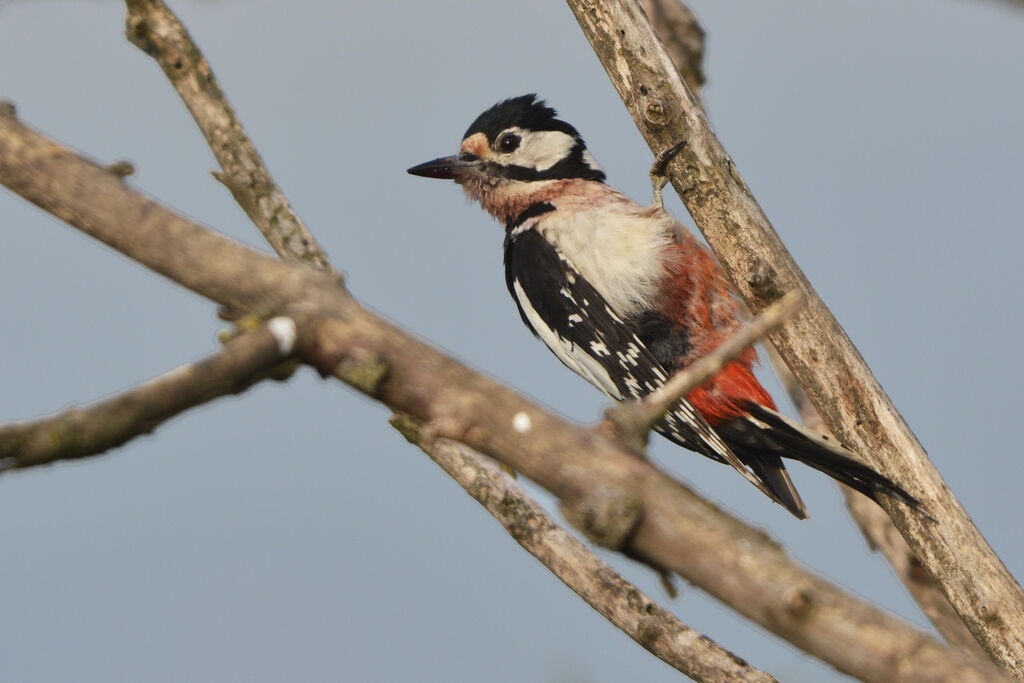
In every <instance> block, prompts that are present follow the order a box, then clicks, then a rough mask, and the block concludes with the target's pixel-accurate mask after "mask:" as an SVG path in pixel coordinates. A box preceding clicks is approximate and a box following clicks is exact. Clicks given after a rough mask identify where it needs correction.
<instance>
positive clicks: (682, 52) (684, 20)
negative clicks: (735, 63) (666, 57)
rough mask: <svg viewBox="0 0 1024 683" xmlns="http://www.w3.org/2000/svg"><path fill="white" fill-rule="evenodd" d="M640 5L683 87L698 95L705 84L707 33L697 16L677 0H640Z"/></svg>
mask: <svg viewBox="0 0 1024 683" xmlns="http://www.w3.org/2000/svg"><path fill="white" fill-rule="evenodd" d="M642 4H643V7H644V12H646V13H647V18H648V19H649V20H650V22H651V26H653V27H654V30H655V31H657V33H658V36H659V37H660V38H661V42H662V43H664V44H665V49H667V50H668V53H669V54H670V55H671V56H672V62H673V63H674V64H675V65H676V68H677V69H678V70H679V74H680V75H681V76H682V77H683V80H684V81H686V86H687V87H688V88H689V89H690V92H692V93H693V94H694V95H695V96H698V97H699V93H700V89H701V87H702V86H703V85H704V84H705V83H707V77H706V76H705V75H704V39H705V35H706V34H705V33H704V29H703V28H701V26H700V24H699V23H698V22H697V17H695V16H693V12H691V11H690V9H689V8H688V7H687V6H686V5H684V4H683V3H682V2H680V1H679V0H642Z"/></svg>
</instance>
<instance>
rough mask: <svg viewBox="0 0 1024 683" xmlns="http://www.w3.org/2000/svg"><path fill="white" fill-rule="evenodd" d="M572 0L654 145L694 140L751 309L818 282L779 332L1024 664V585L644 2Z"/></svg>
mask: <svg viewBox="0 0 1024 683" xmlns="http://www.w3.org/2000/svg"><path fill="white" fill-rule="evenodd" d="M569 5H570V7H571V8H572V10H573V12H574V13H575V14H576V17H577V19H578V20H579V21H580V25H581V26H582V27H583V30H584V32H585V33H586V35H587V37H588V39H589V40H590V42H591V44H592V45H593V46H594V49H595V52H596V53H597V55H598V57H599V58H600V59H601V61H602V63H603V64H604V66H605V70H606V71H607V72H608V75H609V77H610V78H611V80H612V82H613V83H614V85H615V88H616V90H618V92H619V94H620V96H621V97H622V99H623V101H624V102H625V103H626V106H627V107H628V108H629V110H630V113H631V114H632V115H633V118H634V121H635V122H636V124H637V126H638V128H639V129H640V131H641V133H642V134H643V135H644V137H645V138H646V139H647V142H648V144H650V146H651V148H652V149H653V150H655V151H658V150H661V149H664V148H666V147H668V146H670V145H672V144H674V143H676V142H678V141H679V140H680V139H685V140H686V141H687V145H686V146H685V148H684V149H683V150H682V151H681V152H680V154H679V155H678V156H677V157H676V159H675V160H673V162H672V163H671V164H670V171H671V177H672V180H673V184H674V185H675V187H676V190H677V191H678V192H679V193H680V196H681V197H682V199H683V201H684V203H685V204H686V206H687V209H688V210H689V211H690V214H691V215H692V216H693V218H694V220H695V221H696V223H697V226H698V227H699V228H700V229H701V231H702V232H703V233H704V236H705V237H706V238H707V240H708V243H709V244H710V245H711V246H712V248H713V249H714V250H715V253H716V254H717V256H718V258H719V260H720V261H721V262H722V264H723V266H724V267H725V270H726V272H727V274H728V275H729V277H730V279H731V280H732V282H733V284H734V285H735V286H736V287H737V290H738V291H739V292H740V294H741V295H742V297H743V298H744V300H745V301H746V302H747V304H748V305H749V306H750V307H751V309H752V310H754V311H758V310H760V309H761V308H763V307H764V305H765V304H766V303H767V302H770V301H773V300H774V299H776V298H778V296H779V295H780V294H782V293H785V292H788V291H791V290H793V289H800V290H803V291H804V292H805V293H806V294H807V296H808V306H807V308H805V309H804V311H802V312H801V314H799V315H798V316H796V317H795V318H793V319H792V320H791V321H790V322H788V323H786V324H785V325H783V326H782V327H781V328H780V329H779V330H778V331H776V332H775V333H773V334H772V335H771V336H770V338H771V340H772V342H773V343H774V344H775V345H776V348H778V349H779V352H780V353H781V354H782V356H783V358H784V359H785V360H786V363H787V365H789V367H790V368H791V369H792V370H793V372H794V374H795V375H796V376H797V378H798V379H799V380H800V383H801V386H803V387H804V388H805V389H806V390H807V392H808V395H809V396H810V397H811V399H812V401H813V402H814V404H815V406H816V407H817V408H818V410H819V411H820V412H821V414H822V417H823V418H824V419H825V422H826V424H828V426H829V427H830V428H831V429H832V431H833V432H834V433H835V434H836V435H837V436H838V437H839V439H840V440H841V441H842V442H843V443H845V444H847V445H849V446H850V447H851V448H853V450H855V451H857V452H858V453H860V454H861V455H863V456H864V457H865V458H866V459H868V461H869V462H871V463H872V464H873V465H874V466H876V467H878V468H879V469H880V470H881V471H882V472H884V473H885V474H886V475H888V476H889V477H890V478H892V479H893V480H895V481H896V482H898V483H900V484H901V485H903V486H905V487H906V488H907V489H908V490H909V491H910V492H911V493H912V494H913V495H915V496H916V497H918V498H919V499H920V500H922V501H923V503H924V505H925V507H926V509H927V511H928V513H929V514H930V515H932V516H933V517H934V518H935V519H936V520H937V522H932V521H929V520H928V519H926V518H924V517H923V516H921V515H916V514H913V513H912V512H910V511H908V510H907V509H905V508H904V507H902V506H900V505H899V504H894V503H892V502H890V501H884V502H883V504H884V506H885V507H886V510H887V511H888V512H889V515H890V516H891V517H892V518H893V521H894V522H895V524H896V526H897V528H898V529H899V530H900V533H901V534H902V535H903V536H904V538H906V539H907V542H908V543H909V545H910V547H911V548H912V549H913V550H914V553H915V554H916V555H917V556H918V558H920V560H921V562H922V565H923V566H924V567H925V568H926V569H927V571H928V572H929V573H930V574H931V575H932V576H933V577H935V579H936V581H937V583H938V584H939V585H940V586H941V587H942V591H943V593H944V594H945V595H946V597H947V598H948V599H949V601H950V603H951V604H952V605H953V606H954V608H955V609H956V611H957V613H958V614H959V615H960V617H961V618H962V619H963V620H964V623H965V624H966V625H967V627H968V629H969V630H970V631H971V633H972V634H973V635H974V637H975V638H976V639H977V640H978V642H979V643H980V644H981V645H982V647H983V648H984V649H985V650H986V651H987V652H988V653H989V654H990V655H991V656H992V657H993V658H994V659H995V660H996V661H997V662H999V663H1000V664H1001V665H1002V666H1003V667H1005V668H1006V669H1007V670H1008V671H1011V672H1013V673H1015V674H1016V675H1017V676H1024V638H1021V637H1020V634H1021V633H1024V592H1022V591H1021V588H1020V586H1019V585H1018V584H1017V582H1016V581H1015V580H1014V578H1013V577H1012V576H1011V575H1010V573H1009V572H1008V571H1007V570H1006V567H1005V566H1003V564H1002V562H1001V561H1000V560H999V558H998V557H997V556H996V555H995V553H994V552H993V551H992V549H991V548H990V547H989V546H988V544H987V543H986V541H985V539H984V538H983V537H982V536H981V534H980V532H978V530H977V529H976V528H975V527H974V524H973V523H972V522H971V520H970V518H969V517H968V515H967V513H966V512H965V511H964V509H963V507H962V506H961V505H960V503H959V501H957V500H956V498H955V497H953V495H952V493H951V492H950V491H949V489H948V488H947V487H946V485H945V482H943V481H942V478H941V477H940V476H939V474H938V472H936V471H935V468H934V467H932V465H931V463H930V462H929V461H928V458H927V456H926V455H925V453H924V450H923V449H922V448H921V445H920V444H919V443H918V442H917V440H916V439H915V438H914V435H913V433H912V432H911V431H910V428H909V427H908V426H907V424H906V423H905V422H904V421H903V418H902V417H901V416H900V414H899V412H898V411H897V410H896V409H895V407H894V406H893V405H892V403H891V401H890V400H889V399H888V397H887V396H886V395H885V393H884V391H882V388H881V387H880V386H879V384H878V382H877V381H876V380H875V379H874V377H873V376H872V375H871V372H870V370H869V369H868V367H867V365H866V364H865V363H864V360H863V359H862V358H861V357H860V355H859V354H858V353H857V350H856V349H855V348H854V346H853V344H852V343H851V342H850V340H849V339H848V338H847V337H846V334H845V333H844V332H843V330H842V328H841V327H840V326H839V323H838V322H836V320H835V318H834V317H833V316H832V314H831V313H830V312H829V310H828V309H827V307H826V306H825V305H824V303H823V302H822V301H821V299H820V298H819V297H818V296H817V295H816V294H815V293H814V290H813V288H812V287H811V286H810V284H809V283H808V282H807V279H806V277H805V276H804V275H803V273H802V272H801V271H800V269H799V267H798V266H797V265H796V264H795V263H794V262H793V260H792V258H791V257H790V256H789V253H788V252H787V251H786V249H785V247H784V246H783V245H782V243H781V241H780V240H779V238H778V235H776V234H775V231H774V229H773V228H772V227H771V224H770V223H769V222H768V219H767V218H766V217H765V215H764V213H763V212H762V211H761V208H760V207H759V206H758V205H757V202H756V201H755V200H754V198H753V196H752V195H751V193H750V190H749V189H748V188H747V187H746V185H745V184H744V183H743V180H742V178H741V177H740V175H739V173H738V172H737V170H736V168H735V166H734V165H733V163H732V161H731V160H730V159H729V157H728V155H727V154H726V153H725V151H724V150H723V149H722V147H721V144H720V143H719V142H718V140H717V139H716V138H715V136H714V134H713V133H712V132H711V129H710V127H709V126H708V122H707V120H706V119H705V117H704V115H703V113H702V111H701V109H700V106H699V105H698V103H697V102H696V101H695V100H694V98H693V96H692V95H691V94H690V93H689V92H688V91H687V89H686V86H685V85H684V84H683V82H682V80H681V79H680V77H679V74H678V72H677V71H676V69H675V68H674V66H673V65H672V62H671V59H670V58H669V56H668V55H667V54H666V53H665V51H664V48H662V46H661V44H660V43H659V41H658V40H657V37H656V36H655V34H654V33H653V31H652V29H651V27H650V25H649V23H648V22H647V20H646V18H645V17H644V15H643V11H642V10H641V9H640V6H639V5H638V4H637V3H636V1H635V0H608V1H607V2H602V3H595V2H592V1H590V0H569Z"/></svg>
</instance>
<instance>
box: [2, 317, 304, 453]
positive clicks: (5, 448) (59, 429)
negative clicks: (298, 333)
mask: <svg viewBox="0 0 1024 683" xmlns="http://www.w3.org/2000/svg"><path fill="white" fill-rule="evenodd" d="M289 325H290V327H289ZM293 342H294V323H292V322H291V321H290V320H287V319H285V318H276V319H274V320H271V321H270V322H269V323H268V324H267V325H265V326H263V327H261V328H260V329H257V330H254V331H252V332H247V333H245V334H242V335H240V336H238V337H235V338H234V339H232V340H231V341H229V342H227V343H226V344H225V345H224V348H223V349H221V350H220V351H219V352H217V353H215V354H213V355H211V356H208V357H207V358H203V359H201V360H198V361H196V362H194V363H189V364H188V365H183V366H181V367H179V368H175V369H174V370H171V371H170V372H168V373H165V374H163V375H161V376H160V377H157V378H155V379H152V380H150V381H148V382H145V383H143V384H140V385H139V386H137V387H134V388H132V389H130V390H128V391H125V392H123V393H121V394H118V395H117V396H114V397H113V398H109V399H106V400H104V401H99V402H97V403H94V404H92V405H88V406H84V407H81V408H78V407H71V408H68V409H67V410H64V411H63V412H61V413H59V414H57V415H53V416H51V417H47V418H43V419H40V420H34V421H32V422H11V423H0V471H4V470H10V469H20V468H25V467H35V466H37V465H48V464H50V463H53V462H56V461H58V460H69V459H73V458H85V457H88V456H92V455H99V454H101V453H103V452H105V451H107V450H110V449H111V448H117V447H118V446H120V445H122V444H124V443H125V442H127V441H129V440H131V439H133V438H135V437H137V436H141V435H143V434H148V433H149V432H151V431H153V430H154V429H156V427H157V426H159V425H160V424H162V423H163V422H166V421H167V420H169V419H171V418H172V417H174V416H175V415H179V414H181V413H182V412H184V411H186V410H188V409H189V408H194V407H196V406H199V405H202V404H204V403H208V402H210V401H212V400H213V399H215V398H220V397H221V396H228V395H230V394H239V393H242V392H243V391H245V390H246V389H248V388H249V387H251V386H253V385H254V384H256V383H257V382H260V381H262V380H264V379H276V380H285V379H287V378H288V377H289V376H290V375H291V374H292V372H293V371H294V369H295V367H296V365H295V364H294V363H285V364H282V361H283V360H284V359H286V358H287V357H288V356H289V355H290V354H291V348H290V346H291V345H292V344H293Z"/></svg>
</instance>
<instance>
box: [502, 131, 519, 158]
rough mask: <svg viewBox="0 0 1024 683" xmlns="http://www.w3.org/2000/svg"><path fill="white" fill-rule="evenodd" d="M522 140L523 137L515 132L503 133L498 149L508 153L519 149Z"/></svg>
mask: <svg viewBox="0 0 1024 683" xmlns="http://www.w3.org/2000/svg"><path fill="white" fill-rule="evenodd" d="M520 142H521V139H520V138H519V136H518V135H516V134H514V133H508V134H506V135H502V136H501V138H500V139H499V140H498V151H500V152H504V153H505V154H508V153H509V152H514V151H516V150H517V149H519V143H520Z"/></svg>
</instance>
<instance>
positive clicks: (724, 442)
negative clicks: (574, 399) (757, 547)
mask: <svg viewBox="0 0 1024 683" xmlns="http://www.w3.org/2000/svg"><path fill="white" fill-rule="evenodd" d="M408 172H409V173H411V174H413V175H418V176H425V177H428V178H446V179H451V180H454V181H455V182H456V183H458V184H459V185H461V186H462V189H463V190H464V191H465V192H466V194H467V195H468V196H469V197H470V198H472V199H474V200H476V201H478V202H480V204H481V206H483V208H484V209H485V210H487V211H488V212H489V213H490V214H491V215H493V216H494V217H495V218H497V219H498V220H499V221H502V222H503V223H504V224H505V281H506V283H507V285H508V290H509V292H510V293H511V294H512V297H513V298H514V299H515V301H516V305H517V306H518V307H519V314H520V316H521V317H522V319H523V322H524V323H526V326H527V327H529V328H530V330H531V331H532V332H533V333H534V335H536V336H537V337H539V338H540V339H541V340H542V341H543V342H544V343H545V344H547V346H548V348H549V349H551V351H553V352H554V354H555V355H556V356H557V357H558V358H559V360H561V361H562V363H564V364H565V365H566V366H568V367H569V368H570V369H572V370H573V371H575V372H576V373H577V374H579V375H581V376H582V377H583V378H584V379H586V380H587V381H589V382H590V383H591V384H594V385H595V386H596V387H598V388H599V389H601V390H602V391H604V392H605V393H606V394H608V395H609V396H611V397H612V398H614V399H617V400H623V399H629V398H634V399H635V398H641V397H643V396H645V395H646V394H648V393H650V392H651V391H653V390H654V389H655V388H657V387H658V386H660V385H661V384H662V383H664V382H665V381H666V379H667V378H668V376H669V375H670V374H672V373H675V372H678V371H679V370H681V369H682V368H684V367H685V366H687V365H688V364H690V363H692V362H693V361H695V360H696V359H699V358H700V357H702V356H703V355H705V354H707V353H708V352H709V351H711V350H712V349H714V348H715V347H716V346H717V345H718V344H720V343H721V342H722V341H724V340H725V339H726V338H727V337H728V336H729V335H731V334H732V333H734V332H735V331H736V330H737V329H738V328H740V327H741V326H742V325H743V321H742V309H741V305H740V303H739V301H738V300H737V298H736V297H735V296H734V295H733V293H732V290H731V288H730V285H729V283H728V281H727V280H726V278H725V276H724V274H723V273H722V270H721V268H720V267H719V265H718V263H717V262H716V261H715V259H714V257H713V256H712V255H711V253H710V252H709V251H708V250H707V249H706V248H704V247H703V246H701V244H700V243H698V242H697V240H696V239H695V238H694V236H693V235H692V234H690V233H689V232H688V231H687V230H686V228H684V227H683V226H682V225H681V224H680V223H679V222H678V221H676V220H675V219H674V218H672V217H671V216H670V215H668V214H667V213H666V212H665V211H664V210H663V209H662V208H661V205H660V201H657V199H658V195H659V194H660V186H658V185H656V201H655V204H654V205H652V206H650V207H643V206H640V205H638V204H636V203H635V202H633V201H632V200H630V199H628V198H626V197H625V196H624V195H622V194H621V193H620V192H618V191H616V190H614V189H612V188H611V187H609V186H608V185H606V184H605V182H604V180H605V174H604V172H603V171H602V170H601V167H600V166H599V165H598V164H597V161H596V160H595V159H594V157H593V156H592V155H591V153H590V152H589V151H588V150H587V147H586V145H585V144H584V142H583V138H581V137H580V134H579V133H578V132H577V131H576V129H575V128H573V127H572V126H571V125H569V124H568V123H566V122H565V121H562V120H560V119H558V118H556V112H555V110H554V109H552V108H550V107H548V106H547V105H546V104H545V103H544V102H543V101H540V100H538V99H537V97H536V95H524V96H522V97H516V98H512V99H509V100H505V101H503V102H499V103H498V104H496V105H494V106H493V107H491V108H490V109H488V110H487V111H485V112H484V113H482V114H481V115H480V116H478V117H477V119H476V120H475V121H473V123H472V124H470V126H469V128H468V129H467V130H466V133H465V135H463V140H462V144H461V146H460V147H459V153H458V155H456V156H449V157H443V158H440V159H435V160H433V161H428V162H426V163H423V164H419V165H418V166H414V167H412V168H410V169H409V171H408ZM756 361H757V355H756V352H755V351H754V350H753V349H749V350H748V351H747V352H745V353H744V354H743V355H741V356H740V357H739V359H737V360H736V361H733V362H731V363H729V364H728V365H726V366H725V367H724V368H723V369H722V370H721V371H720V372H719V373H718V374H717V375H715V376H714V377H713V378H712V379H711V380H709V381H708V382H707V383H705V384H704V385H703V386H701V387H700V388H698V389H695V390H694V391H692V392H691V393H690V394H689V395H688V397H687V399H688V400H687V399H684V400H681V401H679V403H678V405H677V406H676V407H675V408H674V410H672V411H671V412H670V413H669V415H667V416H666V417H665V419H664V420H663V421H662V422H661V423H660V424H659V425H658V426H657V427H656V429H657V431H658V432H660V433H661V434H662V435H664V436H665V437H667V438H668V439H670V440H671V441H674V442H675V443H677V444H679V445H681V446H684V447H686V448H689V449H691V450H694V451H697V452H698V453H701V454H703V455H706V456H708V457H709V458H713V459H715V460H718V461H720V462H725V463H728V464H730V465H732V466H733V467H735V468H736V469H737V470H738V471H740V472H741V473H742V474H743V475H744V476H745V477H746V478H747V479H749V480H750V481H751V482H752V483H754V484H755V485H756V486H757V487H758V488H760V489H761V490H762V491H763V492H764V493H765V494H766V495H768V496H769V497H770V498H772V499H773V500H775V501H776V502H778V503H780V504H781V505H783V506H784V507H785V508H786V509H787V510H789V511H790V512H791V513H793V514H794V515H796V516H797V517H798V518H801V519H802V518H805V517H807V509H806V507H805V506H804V503H803V501H802V500H801V499H800V495H799V494H798V493H797V491H796V488H795V487H794V486H793V482H792V481H791V480H790V478H789V474H788V473H787V472H786V469H785V466H784V465H783V463H782V460H781V458H783V457H785V458H792V459H794V460H799V461H801V462H804V463H806V464H808V465H810V466H811V467H814V468H816V469H818V470H821V471H822V472H825V473H826V474H828V475H829V476H831V477H833V478H835V479H837V480H838V481H841V482H843V483H844V484H847V485H848V486H851V487H853V488H855V489H857V490H858V491H861V492H862V493H864V494H866V495H867V496H869V497H871V498H874V499H876V500H877V497H878V496H879V495H880V494H887V495H890V496H894V497H896V498H899V499H901V500H903V501H904V502H906V503H908V504H910V505H913V506H916V505H917V501H916V500H915V499H914V498H913V497H912V496H911V495H910V494H908V493H907V492H906V491H905V490H903V489H902V488H901V487H900V486H899V485H897V484H895V483H893V482H892V481H890V480H889V479H888V478H886V477H884V476H883V475H881V474H879V473H877V472H875V471H874V470H872V469H871V468H870V467H868V466H867V465H865V464H864V463H863V462H861V461H860V460H859V459H857V456H855V455H854V454H853V453H852V452H850V451H848V450H847V449H845V448H844V447H842V446H841V445H839V444H838V443H836V442H835V441H832V440H829V439H827V438H826V437H824V436H822V435H819V434H816V433H814V432H812V431H810V430H808V429H806V428H805V427H803V426H802V425H800V424H797V423H795V422H793V421H791V420H789V419H788V418H786V417H784V416H783V415H780V414H779V413H778V412H777V410H776V407H775V403H774V402H773V401H772V398H771V396H769V395H768V392H767V391H765V389H764V388H763V387H762V386H761V384H760V383H759V382H758V380H757V379H756V378H755V377H754V373H753V372H752V369H751V368H752V366H753V364H754V363H756Z"/></svg>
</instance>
